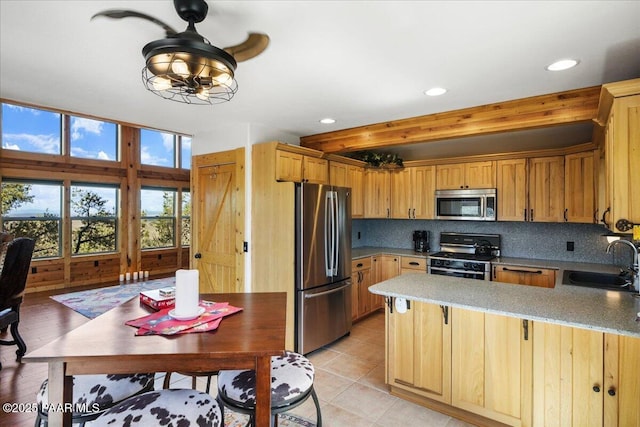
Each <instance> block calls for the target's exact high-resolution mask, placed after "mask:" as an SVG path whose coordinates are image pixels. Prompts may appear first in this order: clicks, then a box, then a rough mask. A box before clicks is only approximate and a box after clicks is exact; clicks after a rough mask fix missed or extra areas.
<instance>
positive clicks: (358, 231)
mask: <svg viewBox="0 0 640 427" xmlns="http://www.w3.org/2000/svg"><path fill="white" fill-rule="evenodd" d="M358 240H360V232H359V231H358Z"/></svg>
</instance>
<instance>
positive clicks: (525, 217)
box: [524, 209, 527, 221]
mask: <svg viewBox="0 0 640 427" xmlns="http://www.w3.org/2000/svg"><path fill="white" fill-rule="evenodd" d="M524 220H525V221H526V220H527V210H526V209H525V210H524Z"/></svg>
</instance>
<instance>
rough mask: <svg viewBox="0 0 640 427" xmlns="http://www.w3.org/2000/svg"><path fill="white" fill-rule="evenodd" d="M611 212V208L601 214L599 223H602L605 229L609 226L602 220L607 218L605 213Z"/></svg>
mask: <svg viewBox="0 0 640 427" xmlns="http://www.w3.org/2000/svg"><path fill="white" fill-rule="evenodd" d="M609 212H611V207H608V208H607V209H606V210H605V211H604V212H602V219H601V220H600V221H602V223H603V224H604V226H605V227H607V228H610V227H609V224H607V221H606V220H605V219H604V218H605V217H606V216H607V213H609Z"/></svg>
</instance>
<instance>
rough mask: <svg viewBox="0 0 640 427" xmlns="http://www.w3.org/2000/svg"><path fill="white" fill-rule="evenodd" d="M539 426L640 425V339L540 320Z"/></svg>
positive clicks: (535, 372)
mask: <svg viewBox="0 0 640 427" xmlns="http://www.w3.org/2000/svg"><path fill="white" fill-rule="evenodd" d="M533 337H534V338H533V347H534V356H533V378H534V379H533V424H532V425H533V426H534V427H538V426H539V427H546V426H575V427H583V426H584V427H596V426H597V427H601V426H605V427H640V402H639V400H638V399H640V339H638V338H631V337H623V336H619V335H613V334H605V333H602V332H597V331H589V330H585V329H578V328H572V327H569V326H560V325H552V324H546V323H536V326H535V331H534V335H533Z"/></svg>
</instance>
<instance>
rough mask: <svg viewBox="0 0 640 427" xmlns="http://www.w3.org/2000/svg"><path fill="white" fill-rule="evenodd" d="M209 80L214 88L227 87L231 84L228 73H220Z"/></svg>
mask: <svg viewBox="0 0 640 427" xmlns="http://www.w3.org/2000/svg"><path fill="white" fill-rule="evenodd" d="M211 80H212V81H213V84H214V85H215V86H220V85H224V86H229V83H230V82H231V75H230V74H229V73H226V72H222V73H220V74H218V75H216V76H214V77H213V78H212V79H211Z"/></svg>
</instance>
